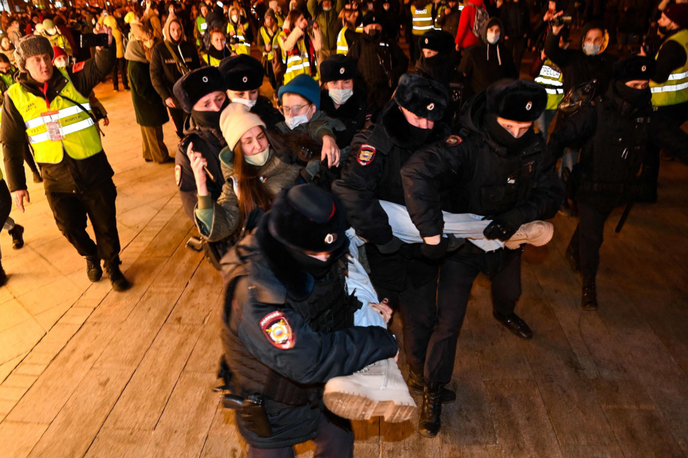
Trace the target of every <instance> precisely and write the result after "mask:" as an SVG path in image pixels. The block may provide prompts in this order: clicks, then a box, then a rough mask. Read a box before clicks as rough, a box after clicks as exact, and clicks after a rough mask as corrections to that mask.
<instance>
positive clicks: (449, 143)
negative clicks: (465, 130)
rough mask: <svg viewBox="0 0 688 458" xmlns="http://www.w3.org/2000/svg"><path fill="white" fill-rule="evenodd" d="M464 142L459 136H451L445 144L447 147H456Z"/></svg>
mask: <svg viewBox="0 0 688 458" xmlns="http://www.w3.org/2000/svg"><path fill="white" fill-rule="evenodd" d="M462 141H463V140H462V139H461V137H459V136H458V135H450V136H449V137H447V139H446V140H445V141H444V144H445V145H447V146H456V145H458V144H459V143H461V142H462Z"/></svg>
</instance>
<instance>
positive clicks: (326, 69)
mask: <svg viewBox="0 0 688 458" xmlns="http://www.w3.org/2000/svg"><path fill="white" fill-rule="evenodd" d="M358 76H359V73H358V68H357V66H356V61H355V60H354V59H353V58H351V57H348V56H345V55H343V54H335V55H333V56H330V57H328V58H327V59H326V60H325V61H324V62H323V63H322V64H320V81H322V82H323V83H328V82H330V81H339V80H352V79H355V78H357V77H358Z"/></svg>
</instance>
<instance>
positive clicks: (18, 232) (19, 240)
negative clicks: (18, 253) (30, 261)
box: [7, 224, 24, 250]
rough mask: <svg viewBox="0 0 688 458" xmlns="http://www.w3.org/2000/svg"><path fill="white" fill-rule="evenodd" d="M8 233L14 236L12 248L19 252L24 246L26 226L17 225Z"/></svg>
mask: <svg viewBox="0 0 688 458" xmlns="http://www.w3.org/2000/svg"><path fill="white" fill-rule="evenodd" d="M7 233H8V234H10V235H11V236H12V248H14V249H15V250H18V249H20V248H21V247H23V246H24V226H20V225H19V224H15V225H14V227H13V228H12V229H10V230H9V231H7Z"/></svg>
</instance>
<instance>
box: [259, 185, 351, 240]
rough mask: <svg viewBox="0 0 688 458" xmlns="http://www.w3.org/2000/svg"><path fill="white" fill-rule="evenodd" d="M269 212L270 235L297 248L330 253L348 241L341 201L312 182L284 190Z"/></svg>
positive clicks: (276, 198)
mask: <svg viewBox="0 0 688 458" xmlns="http://www.w3.org/2000/svg"><path fill="white" fill-rule="evenodd" d="M268 215H269V220H268V230H269V232H270V235H272V236H273V237H274V238H275V239H276V240H278V241H279V242H280V243H282V244H284V245H286V246H288V247H289V248H293V249H295V250H298V251H310V252H313V253H331V252H334V251H336V250H337V249H339V248H340V247H342V246H343V244H345V243H348V241H349V239H348V238H347V236H346V234H345V231H346V228H347V225H346V216H345V214H344V207H343V205H342V203H341V202H340V201H339V199H338V198H337V197H336V196H334V195H332V194H330V193H329V192H327V191H325V190H323V189H321V188H319V187H317V186H315V185H312V184H303V185H299V186H294V187H292V188H290V189H285V190H283V191H281V192H280V193H279V194H277V196H276V197H275V200H274V201H273V203H272V207H271V208H270V212H269V213H268Z"/></svg>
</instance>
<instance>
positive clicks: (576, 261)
mask: <svg viewBox="0 0 688 458" xmlns="http://www.w3.org/2000/svg"><path fill="white" fill-rule="evenodd" d="M566 260H567V261H568V262H569V266H571V270H573V271H574V272H575V273H580V252H579V251H578V248H577V247H574V246H573V244H572V243H569V246H568V248H566Z"/></svg>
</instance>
